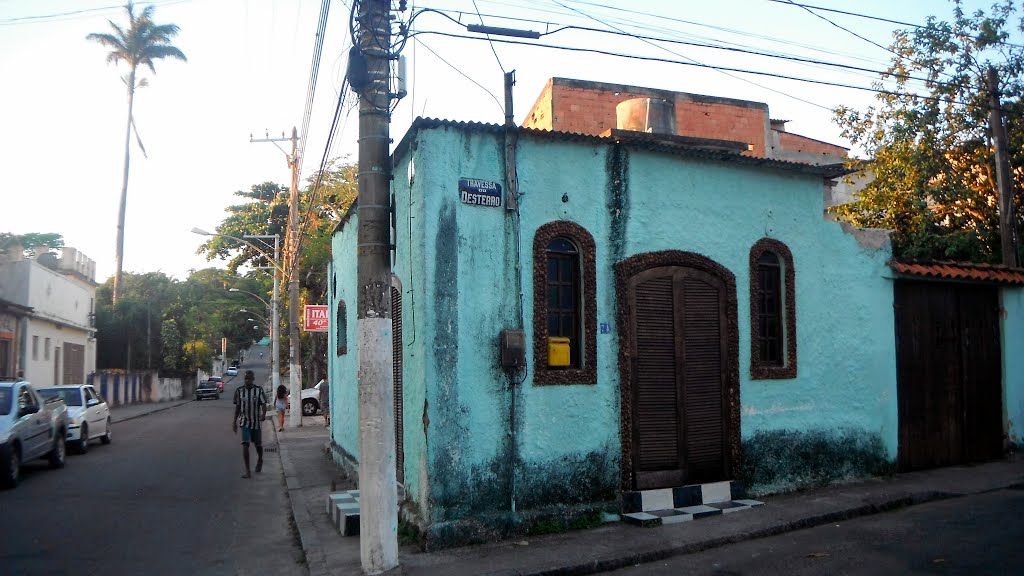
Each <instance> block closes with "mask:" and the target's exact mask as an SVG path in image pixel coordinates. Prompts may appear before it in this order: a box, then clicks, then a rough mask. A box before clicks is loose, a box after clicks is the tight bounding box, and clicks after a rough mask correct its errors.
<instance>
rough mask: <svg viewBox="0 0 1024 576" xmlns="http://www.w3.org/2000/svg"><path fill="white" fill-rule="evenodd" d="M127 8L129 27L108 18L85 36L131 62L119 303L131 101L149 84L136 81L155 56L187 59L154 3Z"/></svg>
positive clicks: (111, 57) (120, 247)
mask: <svg viewBox="0 0 1024 576" xmlns="http://www.w3.org/2000/svg"><path fill="white" fill-rule="evenodd" d="M124 9H125V12H127V13H128V27H127V28H121V27H120V26H118V25H117V24H115V23H114V21H113V20H108V23H109V24H110V27H111V28H112V29H113V34H95V33H94V34H89V35H88V36H86V39H88V40H95V41H96V42H99V43H100V44H102V45H103V46H105V47H107V48H110V53H109V54H107V62H110V63H113V64H119V63H122V62H123V63H125V64H127V65H128V75H127V76H124V77H123V78H122V80H123V81H124V83H125V85H126V86H127V87H128V125H127V126H126V127H125V134H124V181H123V183H122V184H121V205H120V207H119V209H118V212H117V256H116V259H117V262H116V265H117V271H116V272H115V274H114V294H113V303H114V304H117V299H118V296H120V293H121V267H122V263H123V261H124V212H125V205H126V204H127V202H128V161H129V151H130V150H131V136H132V127H133V126H134V124H135V122H134V120H133V118H132V105H133V103H134V101H135V88H136V87H143V86H146V80H145V79H144V78H143V79H141V81H138V82H136V79H137V72H138V67H139V66H140V65H142V64H145V65H146V66H149V69H150V70H151V71H152V72H153V73H154V74H156V68H154V67H153V62H154V61H156V60H160V59H162V58H176V59H178V60H181V61H184V62H187V61H188V59H187V58H185V54H184V53H182V51H181V50H179V49H178V48H176V47H175V46H172V45H171V39H173V38H174V37H175V36H177V35H178V26H177V25H176V24H155V23H153V6H146V7H145V8H143V9H142V12H141V13H139V14H138V15H136V14H135V5H134V4H133V3H131V2H129V3H128V4H126V5H125V7H124ZM143 153H145V152H143Z"/></svg>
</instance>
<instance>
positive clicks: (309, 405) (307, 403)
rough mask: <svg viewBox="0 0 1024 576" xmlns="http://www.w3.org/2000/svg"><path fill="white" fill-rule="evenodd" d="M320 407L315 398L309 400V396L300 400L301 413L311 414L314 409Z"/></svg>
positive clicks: (314, 412)
mask: <svg viewBox="0 0 1024 576" xmlns="http://www.w3.org/2000/svg"><path fill="white" fill-rule="evenodd" d="M319 409H320V405H319V404H317V402H316V400H310V399H309V398H307V399H305V400H303V401H302V415H303V416H313V415H314V414H316V411H317V410H319Z"/></svg>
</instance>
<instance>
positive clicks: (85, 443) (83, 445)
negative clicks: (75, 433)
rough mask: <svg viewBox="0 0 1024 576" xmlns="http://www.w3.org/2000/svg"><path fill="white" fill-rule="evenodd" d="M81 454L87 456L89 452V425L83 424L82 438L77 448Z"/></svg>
mask: <svg viewBox="0 0 1024 576" xmlns="http://www.w3.org/2000/svg"><path fill="white" fill-rule="evenodd" d="M75 449H77V450H78V453H79V454H85V453H86V452H88V451H89V425H88V424H82V436H81V437H80V438H79V440H78V445H77V446H75Z"/></svg>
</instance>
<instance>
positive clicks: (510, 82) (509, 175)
mask: <svg viewBox="0 0 1024 576" xmlns="http://www.w3.org/2000/svg"><path fill="white" fill-rule="evenodd" d="M515 73H516V71H515V70H512V71H511V72H506V73H505V190H506V193H507V194H506V197H505V210H506V211H508V212H511V213H512V218H513V219H512V229H513V231H514V232H515V237H516V288H518V289H519V329H520V330H523V329H524V325H525V319H524V318H523V246H522V227H521V222H520V214H519V177H518V175H517V174H516V146H517V144H518V141H519V133H518V131H517V128H516V125H515V122H514V121H513V119H512V86H514V85H515V83H516V77H515ZM514 374H515V371H514V370H512V371H510V372H509V441H510V443H511V452H512V454H511V460H512V461H511V462H510V465H509V475H510V478H509V485H510V491H511V495H510V497H509V508H510V509H511V512H512V514H515V513H516V472H517V470H518V469H519V440H518V438H516V418H517V416H518V415H517V413H516V412H517V410H516V408H517V405H516V397H517V396H518V394H519V392H520V390H521V389H522V384H523V382H525V381H526V374H527V371H526V369H525V367H524V369H523V375H522V379H521V380H519V381H518V382H517V381H516V379H515V375H514Z"/></svg>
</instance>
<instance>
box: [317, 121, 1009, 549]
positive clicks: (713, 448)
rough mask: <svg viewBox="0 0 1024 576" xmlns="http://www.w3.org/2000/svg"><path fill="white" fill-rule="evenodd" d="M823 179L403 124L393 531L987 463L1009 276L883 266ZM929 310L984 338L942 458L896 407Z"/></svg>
mask: <svg viewBox="0 0 1024 576" xmlns="http://www.w3.org/2000/svg"><path fill="white" fill-rule="evenodd" d="M507 166H514V175H513V176H514V177H513V178H510V173H509V172H510V170H508V169H507ZM842 174H843V169H842V167H841V166H839V165H812V164H807V163H799V162H792V161H786V160H781V159H778V158H770V157H765V156H763V155H762V156H755V155H752V154H750V147H749V146H747V145H746V144H745V143H743V142H732V141H723V140H708V139H700V138H694V137H684V136H677V135H673V134H662V133H654V134H652V133H646V132H643V131H635V130H619V129H613V130H610V131H608V132H607V133H606V134H605V135H603V136H600V135H590V134H578V133H567V132H559V131H553V130H539V129H529V128H517V127H508V128H507V127H503V126H497V125H487V124H476V123H461V122H451V121H442V120H433V119H423V118H420V119H418V120H416V121H415V122H414V123H413V125H412V127H411V128H410V129H409V131H408V132H407V133H406V134H405V136H404V138H403V139H402V140H401V142H400V143H399V144H398V145H397V147H396V148H395V151H394V153H393V175H394V179H393V194H394V212H395V218H394V229H393V233H392V234H393V242H394V244H395V252H394V258H393V272H394V279H393V286H392V307H393V316H394V320H393V323H392V327H393V334H392V336H393V342H394V344H395V372H394V374H395V417H396V436H397V445H398V448H397V451H398V453H397V474H398V480H399V482H400V483H401V484H402V485H403V486H404V488H405V490H404V499H403V501H402V504H401V506H402V509H401V516H402V518H404V519H405V520H406V521H407V522H409V523H410V524H412V525H415V526H416V527H417V528H418V529H419V531H420V533H421V535H422V536H423V541H424V542H425V544H426V546H427V547H439V546H445V545H450V544H452V543H464V542H471V541H479V540H484V539H492V538H500V537H502V536H505V535H509V534H513V533H516V532H521V531H528V530H529V529H530V526H532V525H536V524H537V523H538V522H543V521H545V520H551V519H553V518H554V519H559V521H563V522H565V523H567V524H568V525H571V524H572V522H573V519H578V518H584V519H586V518H593V517H594V516H593V515H594V513H595V512H598V511H612V512H618V511H621V509H622V506H623V502H624V501H625V500H628V499H629V498H631V497H632V496H631V495H633V494H636V493H638V492H642V491H646V490H654V489H664V488H677V487H683V486H691V485H695V484H708V483H716V482H721V481H740V482H742V483H743V484H744V485H745V486H746V488H747V490H748V491H749V492H751V493H753V494H765V493H771V492H777V491H784V490H789V489H793V488H796V487H800V486H805V485H809V484H816V483H820V482H834V481H843V480H849V479H853V478H858V477H864V476H867V475H875V474H882V473H887V472H890V471H892V470H895V469H898V468H904V469H912V468H919V467H928V466H935V465H944V464H949V463H956V462H957V460H958V459H959V460H960V461H965V460H970V459H975V458H980V459H986V458H998V457H1001V455H1002V454H1003V452H1004V450H1005V449H1006V447H1007V445H1008V444H1011V443H1014V442H1019V436H1020V426H1021V425H1022V424H1024V382H1022V377H1024V360H1022V357H1024V355H1022V354H1019V353H1017V354H1008V353H1002V354H1001V353H1000V350H1005V349H1006V347H1012V348H1013V349H1015V350H1018V351H1020V350H1021V347H1022V346H1024V325H1022V323H1021V322H1020V320H1021V318H1022V317H1024V291H1022V290H1021V288H1020V286H1021V285H1022V284H1024V273H1020V271H1017V272H1014V271H1013V270H1009V271H1006V272H1007V274H1008V275H1009V276H1010V277H1011V278H1010V279H1009V280H1006V279H1004V280H1000V281H997V280H994V279H993V278H992V277H990V276H986V274H988V273H989V272H991V270H988V271H986V270H980V271H977V275H978V276H979V279H977V280H975V281H964V279H957V280H955V281H953V280H950V279H949V277H948V275H944V273H943V272H941V271H938V272H936V270H938V265H936V264H929V263H903V264H900V263H894V262H893V261H892V259H891V253H890V248H889V244H888V240H887V235H886V233H885V232H883V231H873V230H857V229H853V228H850V227H848V226H844V225H841V224H839V223H836V222H834V221H832V220H830V219H829V218H828V217H827V216H826V215H825V213H824V208H825V206H826V202H827V200H828V198H829V190H830V187H831V185H832V184H831V183H832V181H833V180H834V179H835V178H836V177H838V176H841V175H842ZM510 183H511V184H512V186H510ZM357 227H358V217H357V216H356V211H355V210H354V209H353V210H351V211H350V213H349V215H348V216H347V218H346V219H345V220H344V221H343V222H342V223H341V225H339V227H338V228H337V230H336V232H335V234H334V237H333V254H334V256H333V264H332V266H331V271H330V273H331V278H332V280H331V288H330V302H329V304H330V306H331V310H332V311H333V312H332V322H333V325H332V328H331V331H330V348H329V350H330V351H331V356H330V373H331V381H332V383H333V385H332V387H331V393H332V400H331V405H332V410H333V415H332V418H331V422H332V429H331V435H332V440H333V442H332V445H333V448H334V452H335V456H336V458H337V459H338V460H339V461H341V462H344V463H345V464H347V465H349V466H351V467H353V468H355V469H358V462H359V442H358V434H359V431H358V429H357V423H358V414H357V357H358V354H357V350H355V346H356V341H357V340H356V312H355V306H356V305H355V303H356V290H357V285H356V250H355V245H356V232H357ZM898 266H902V268H898ZM983 268H984V267H983ZM959 269H966V268H958V270H959ZM1014 274H1017V276H1014ZM965 287H966V288H965ZM963 289H969V290H973V291H974V292H970V293H969V294H967V296H965V295H964V294H965V293H964V292H963ZM938 293H941V295H940V296H935V294H938ZM982 293H983V294H982ZM979 295H980V296H979ZM943 297H944V298H946V301H943V302H939V300H940V299H941V298H943ZM975 297H977V298H975ZM979 298H980V300H979ZM922 299H923V301H925V302H930V303H931V304H926V305H921V304H920V302H921V301H922ZM977 302H981V303H980V304H979V303H977ZM894 306H895V308H894ZM922 306H923V307H922ZM929 306H931V307H930V308H929ZM942 306H952V307H953V308H954V309H956V310H961V312H959V313H961V316H962V317H963V318H965V320H964V321H962V322H960V323H959V324H957V325H956V326H953V325H952V324H951V325H950V326H949V329H950V330H952V331H953V332H956V331H957V330H960V331H970V332H971V334H974V333H976V332H977V331H978V330H987V331H988V332H986V334H988V335H989V336H990V337H994V338H995V340H994V341H991V342H989V345H988V347H987V348H985V349H984V350H981V351H975V352H972V353H971V354H973V355H971V354H968V355H967V356H970V361H967V360H964V361H963V362H962V363H961V364H958V366H959V368H960V369H961V372H960V374H961V376H962V379H961V384H963V382H964V381H967V380H970V378H971V376H970V375H971V374H980V376H978V378H980V379H981V380H983V381H984V382H983V383H984V384H985V386H987V387H984V386H979V390H980V389H981V388H983V387H984V388H985V391H984V392H979V393H978V394H976V395H975V396H971V397H970V398H967V397H965V399H963V400H962V402H965V403H967V404H970V405H972V406H974V405H981V406H982V408H980V409H979V410H981V411H982V412H984V414H981V415H979V416H978V418H982V417H983V416H984V415H985V414H988V415H991V414H998V418H997V419H996V420H995V422H996V425H995V426H994V427H993V426H991V425H990V426H989V427H988V428H985V429H981V428H984V427H983V426H980V425H978V426H975V428H978V430H975V431H974V432H972V434H974V436H970V434H968V433H967V432H965V435H964V436H963V437H961V438H959V439H953V440H950V439H949V438H948V436H949V435H948V434H946V433H944V432H942V431H943V430H947V429H948V426H946V425H947V424H948V420H943V418H954V417H955V416H951V415H950V414H952V413H953V412H955V410H953V409H951V410H950V414H945V413H933V412H935V410H933V408H932V407H931V406H932V405H931V404H926V403H924V402H923V401H916V400H915V399H914V397H911V396H910V395H908V394H907V393H906V392H905V391H904V392H901V387H903V388H905V389H907V390H911V391H913V392H914V394H916V395H921V394H923V395H926V396H927V395H928V394H929V392H928V390H929V389H930V388H929V387H932V388H935V386H938V384H935V383H934V382H935V381H936V379H941V376H940V375H939V374H938V371H937V370H936V371H935V373H934V374H933V376H935V378H929V377H923V376H921V375H920V372H921V370H922V368H921V366H924V365H928V362H929V361H931V360H934V359H935V358H938V357H939V356H936V355H935V354H934V353H929V354H926V356H928V357H921V355H922V354H924V353H923V352H921V350H923V349H924V348H927V347H928V346H931V347H932V348H935V346H936V345H937V344H936V343H937V342H940V341H943V342H944V341H945V340H943V339H942V338H941V337H939V336H934V335H932V332H931V330H932V328H931V325H927V323H921V322H917V321H916V320H915V319H918V318H921V317H922V316H921V315H922V314H932V315H934V317H935V318H936V319H938V318H940V317H942V315H943V314H944V310H946V309H945V308H942ZM894 310H896V312H895V313H894ZM979 314H980V315H981V316H984V317H985V318H988V316H985V315H991V316H992V317H991V318H988V320H985V321H984V322H982V321H978V322H974V323H973V324H972V323H971V322H972V321H969V320H966V318H968V317H975V316H978V315H979ZM978 317H980V316H978ZM985 322H988V324H986V323H985ZM993 322H994V324H993ZM993 330H994V332H992V331H993ZM940 336H941V335H940ZM929 338H930V340H929ZM929 342H930V344H929ZM933 352H941V351H935V350H933ZM993 355H994V356H993ZM954 356H955V355H954ZM929 358H931V360H929ZM947 361H948V359H947ZM958 362H960V361H959V360H958ZM971 362H973V364H972V363H971ZM979 367H980V368H979ZM972 370H973V372H972ZM979 370H980V372H979ZM993 370H994V372H993ZM929 374H931V373H930V372H929ZM964 379H967V380H964ZM907 382H909V384H906V383H907ZM942 385H944V386H945V385H949V386H952V384H949V383H946V384H942ZM971 398H974V399H975V400H976V401H973V400H971ZM978 398H980V400H978ZM915 402H916V403H915ZM954 408H955V407H954ZM979 414H980V413H979ZM970 427H971V423H970V422H968V423H967V425H966V427H965V428H964V430H967V429H968V428H970ZM936 430H938V432H936ZM968 436H970V437H968ZM943 442H945V443H946V444H942V443H943ZM972 442H973V444H972ZM956 443H959V445H960V452H959V453H957V452H956V450H955V449H953V448H950V447H949V445H952V444H956ZM971 446H974V448H971ZM971 450H974V451H973V452H971Z"/></svg>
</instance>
